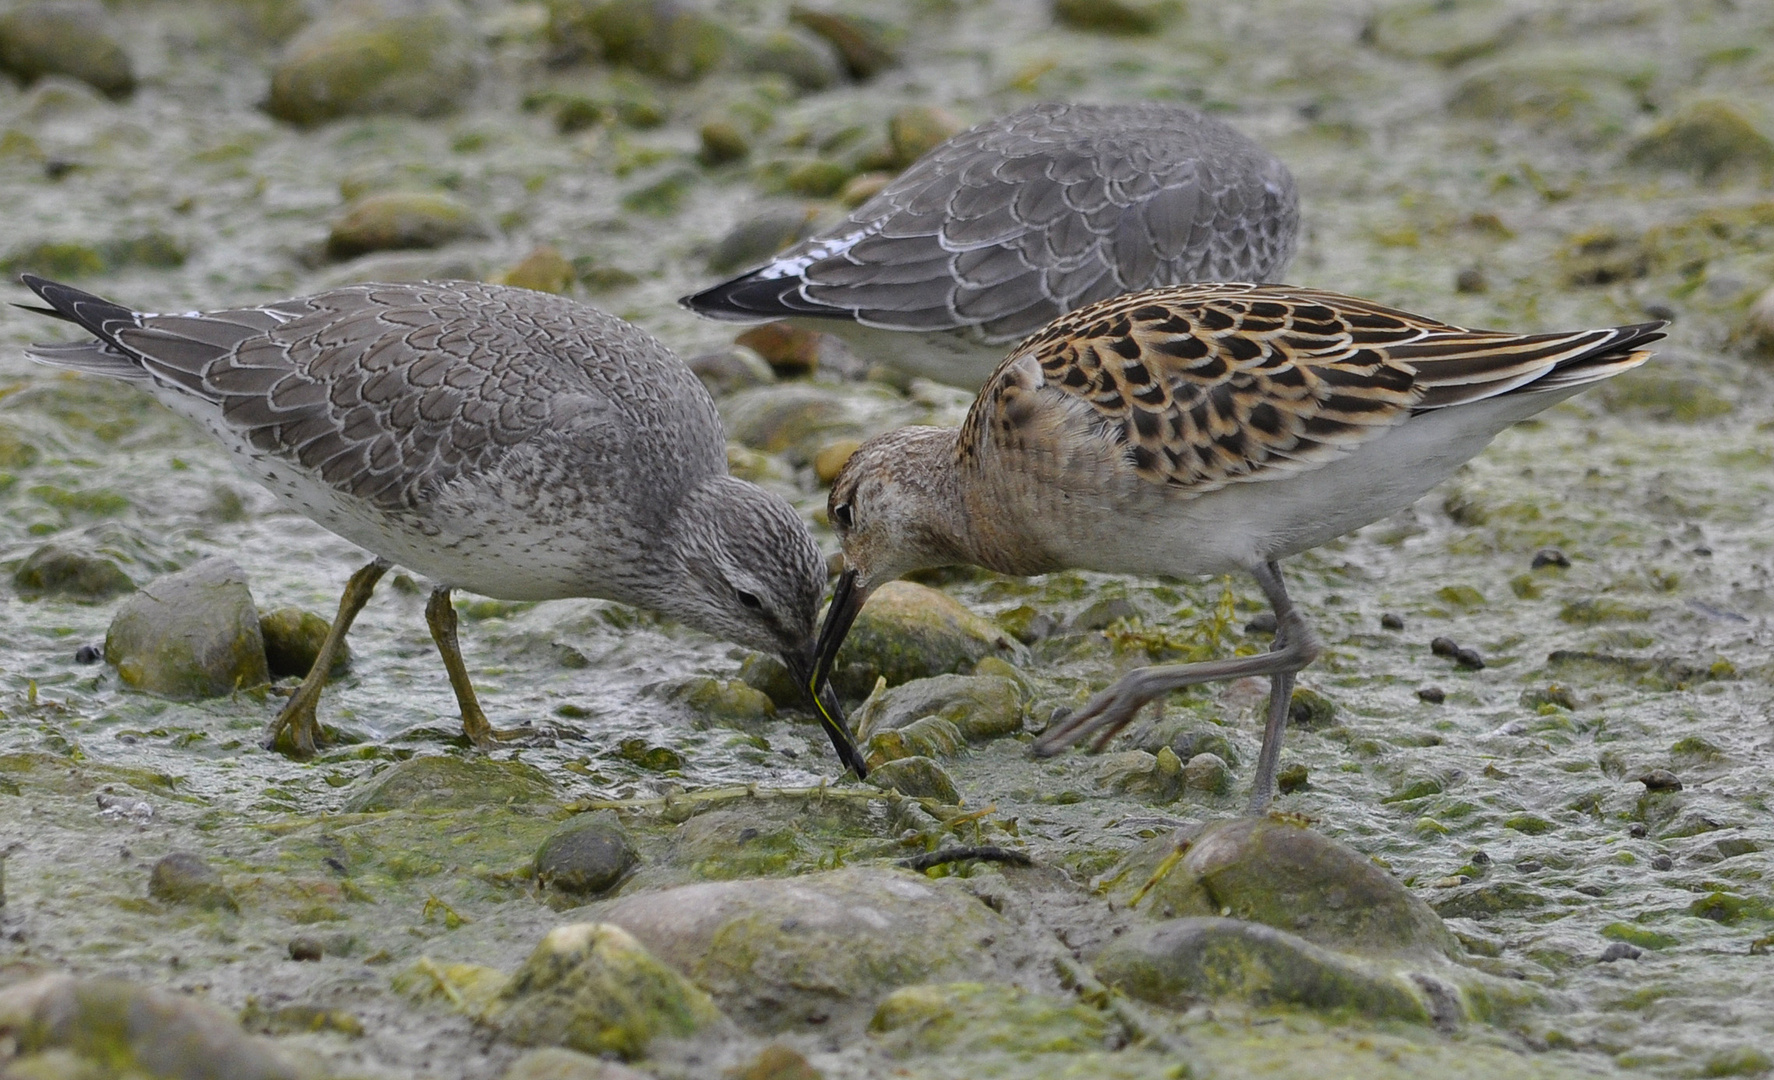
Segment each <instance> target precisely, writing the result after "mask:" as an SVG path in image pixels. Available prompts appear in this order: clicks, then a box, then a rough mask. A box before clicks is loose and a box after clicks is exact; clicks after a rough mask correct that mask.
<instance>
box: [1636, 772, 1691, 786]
mask: <svg viewBox="0 0 1774 1080" xmlns="http://www.w3.org/2000/svg"><path fill="white" fill-rule="evenodd" d="M1634 779H1635V780H1637V781H1638V782H1639V783H1641V784H1643V785H1645V790H1646V791H1680V790H1682V782H1681V781H1680V780H1679V779H1677V778H1676V775H1675V773H1672V772H1670V771H1669V770H1668V769H1651V770H1649V771H1648V772H1646V773H1644V774H1642V775H1640V776H1637V777H1634Z"/></svg>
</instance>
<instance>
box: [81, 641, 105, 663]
mask: <svg viewBox="0 0 1774 1080" xmlns="http://www.w3.org/2000/svg"><path fill="white" fill-rule="evenodd" d="M104 658H105V650H104V649H103V648H102V647H101V646H98V645H82V646H80V647H79V648H78V649H75V650H74V662H75V663H76V664H96V663H98V662H99V661H100V660H103V659H104Z"/></svg>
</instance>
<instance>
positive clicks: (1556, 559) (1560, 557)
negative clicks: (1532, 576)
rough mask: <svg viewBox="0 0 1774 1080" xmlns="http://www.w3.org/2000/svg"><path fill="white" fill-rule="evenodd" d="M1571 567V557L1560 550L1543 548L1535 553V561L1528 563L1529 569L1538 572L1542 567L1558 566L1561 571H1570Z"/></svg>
mask: <svg viewBox="0 0 1774 1080" xmlns="http://www.w3.org/2000/svg"><path fill="white" fill-rule="evenodd" d="M1570 565H1571V557H1570V556H1569V555H1566V554H1565V553H1564V552H1562V551H1560V550H1559V549H1557V548H1541V549H1540V550H1539V551H1536V552H1534V558H1533V561H1531V562H1529V563H1528V569H1530V570H1538V569H1540V568H1541V567H1542V566H1556V567H1558V568H1559V569H1561V570H1564V569H1569V568H1570Z"/></svg>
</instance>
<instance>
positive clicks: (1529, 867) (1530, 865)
mask: <svg viewBox="0 0 1774 1080" xmlns="http://www.w3.org/2000/svg"><path fill="white" fill-rule="evenodd" d="M1515 868H1516V869H1517V870H1520V871H1521V872H1522V873H1524V874H1538V873H1539V872H1540V871H1542V870H1544V869H1546V864H1545V863H1543V862H1541V861H1540V860H1539V859H1523V860H1522V861H1521V862H1518V863H1516V864H1515Z"/></svg>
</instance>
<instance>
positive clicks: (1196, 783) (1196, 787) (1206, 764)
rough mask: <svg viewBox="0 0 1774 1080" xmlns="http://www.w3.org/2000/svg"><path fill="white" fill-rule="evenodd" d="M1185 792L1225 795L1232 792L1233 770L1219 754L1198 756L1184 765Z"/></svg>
mask: <svg viewBox="0 0 1774 1080" xmlns="http://www.w3.org/2000/svg"><path fill="white" fill-rule="evenodd" d="M1183 790H1184V791H1199V792H1202V793H1204V794H1208V795H1224V794H1226V793H1227V792H1228V791H1231V790H1232V768H1231V766H1229V765H1227V764H1226V762H1225V760H1224V759H1223V758H1221V757H1220V756H1219V755H1218V754H1196V755H1195V756H1194V757H1192V758H1190V759H1189V760H1188V761H1187V762H1186V763H1184V765H1183Z"/></svg>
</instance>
